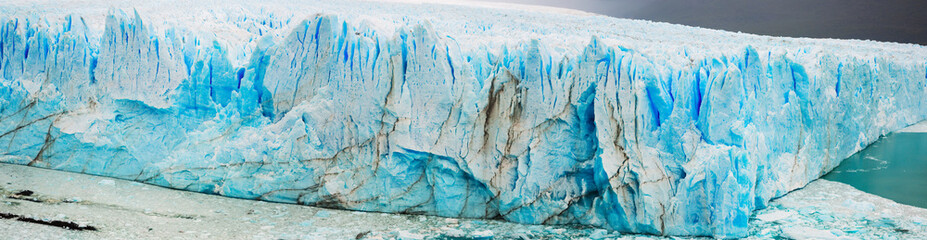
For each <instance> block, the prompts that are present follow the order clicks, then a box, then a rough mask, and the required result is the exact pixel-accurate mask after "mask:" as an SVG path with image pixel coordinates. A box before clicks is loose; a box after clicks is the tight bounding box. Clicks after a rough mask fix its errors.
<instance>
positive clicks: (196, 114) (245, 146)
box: [0, 10, 927, 237]
mask: <svg viewBox="0 0 927 240" xmlns="http://www.w3.org/2000/svg"><path fill="white" fill-rule="evenodd" d="M500 11H501V10H500ZM142 16H145V13H144V12H141V13H139V12H136V13H133V14H126V13H123V12H121V11H118V10H117V11H114V12H111V13H110V14H109V15H107V17H106V19H105V23H104V25H103V29H102V31H99V30H92V29H94V27H93V26H88V25H87V24H88V23H86V22H85V21H84V20H83V18H81V17H78V16H69V17H67V18H64V19H63V20H62V19H57V20H56V19H43V20H36V19H34V18H27V17H19V16H8V17H6V19H7V20H4V21H3V26H2V28H0V49H2V52H0V74H2V75H0V93H2V94H0V144H2V145H0V146H2V147H0V153H2V154H0V156H2V157H0V161H2V162H9V163H16V164H25V165H30V166H37V167H44V168H52V169H59V170H65V171H74V172H82V173H88V174H95V175H105V176H114V177H119V178H124V179H130V180H135V181H141V182H146V183H152V184H156V185H161V186H167V187H172V188H178V189H185V190H190V191H198V192H206V193H214V194H221V195H225V196H231V197H239V198H249V199H259V200H266V201H275V202H288V203H299V204H307V205H314V206H323V207H336V208H346V209H354V210H364V211H381V212H401V213H412V214H429V215H438V216H447V217H468V218H503V219H506V220H509V221H515V222H522V223H536V224H584V225H592V226H599V227H606V228H611V229H616V230H621V231H626V232H639V233H652V234H666V235H711V236H716V237H739V236H743V235H744V234H746V232H747V220H748V219H749V217H750V214H751V213H752V211H753V210H754V209H757V208H762V207H764V205H765V204H766V203H767V202H768V201H769V200H770V199H772V198H774V197H778V196H781V195H783V194H785V193H786V192H788V191H790V190H793V189H796V188H799V187H802V186H804V184H807V183H808V182H810V181H811V180H813V179H816V178H818V177H819V176H821V175H823V174H824V173H826V172H827V171H828V170H830V169H832V168H833V167H835V166H836V165H837V164H839V162H840V161H841V160H842V159H843V158H845V157H847V156H849V155H851V154H852V153H854V152H856V151H858V150H860V149H862V147H864V146H866V145H867V144H869V143H871V142H873V141H875V140H876V139H877V138H878V137H879V136H880V135H882V134H885V133H888V132H890V131H893V130H896V129H900V128H903V127H905V126H907V125H909V124H913V123H916V122H918V121H920V120H924V119H927V101H924V100H923V97H924V96H927V66H925V62H927V57H925V56H927V50H925V49H924V48H923V47H917V48H916V50H917V51H916V52H915V53H914V54H916V55H917V56H919V57H920V58H919V59H899V58H898V57H897V56H895V55H891V54H885V55H878V53H876V55H875V56H874V57H871V58H868V57H860V56H855V55H852V54H847V55H841V54H837V53H833V52H827V51H820V50H818V49H817V47H808V48H799V49H794V48H785V47H776V46H771V47H769V46H764V47H761V48H757V47H755V46H753V45H750V44H744V45H742V46H740V47H736V49H735V50H730V49H726V50H724V51H720V52H719V53H713V52H711V51H706V52H703V53H699V54H695V55H696V56H695V58H694V59H693V58H690V59H692V60H691V61H690V62H689V64H685V65H678V64H667V60H665V59H663V58H682V57H687V56H689V54H690V53H689V52H686V51H683V52H679V53H676V54H675V55H670V56H661V57H654V56H652V55H651V54H649V53H648V52H638V51H635V50H634V48H628V47H624V46H622V44H621V41H615V40H610V39H608V38H606V37H599V36H596V35H593V36H592V37H590V38H589V39H587V40H586V43H585V44H584V45H582V46H579V47H576V48H575V49H573V50H569V49H567V50H564V49H562V48H560V47H556V46H551V45H548V44H547V43H546V42H545V41H543V40H538V39H534V40H532V39H530V38H529V39H519V42H517V43H515V44H503V45H501V46H499V47H480V46H476V45H468V44H466V43H460V42H459V41H457V40H455V38H454V37H453V36H450V35H445V34H443V33H442V32H441V29H440V28H439V27H443V26H444V25H441V24H438V23H432V22H431V21H422V22H414V23H408V24H405V25H402V24H400V25H398V26H399V27H397V28H396V29H393V30H395V31H387V30H385V28H377V27H374V26H372V25H369V24H368V23H365V22H360V23H358V22H353V21H352V20H351V19H350V18H343V17H341V15H338V14H319V15H316V16H313V17H308V18H305V20H303V19H300V18H297V19H299V20H297V21H292V23H290V24H284V26H285V27H281V26H279V25H278V26H277V27H278V28H280V29H285V30H284V31H282V32H281V33H280V34H278V35H273V34H268V35H263V31H265V29H262V28H252V29H250V30H249V31H255V30H256V31H258V32H259V33H257V34H253V35H254V36H253V37H252V39H251V40H249V41H248V42H247V43H246V44H243V45H233V43H235V42H232V41H226V40H224V39H222V38H221V37H216V36H212V35H210V33H204V32H201V31H193V30H189V29H185V28H183V27H181V26H177V27H171V28H166V29H163V30H158V29H155V28H152V27H150V26H151V25H150V24H152V23H148V22H149V21H151V20H149V21H142V19H143V17H142ZM243 16H248V15H247V14H243ZM0 18H2V17H0ZM77 19H80V21H78V20H77ZM239 20H241V18H236V17H229V20H228V21H230V22H233V21H239ZM41 21H46V22H50V23H51V24H40V22H41ZM287 21H289V20H287ZM384 31H386V32H384ZM212 34H214V33H212ZM668 48H671V47H668Z"/></svg>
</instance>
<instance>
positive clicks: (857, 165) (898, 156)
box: [823, 133, 927, 208]
mask: <svg viewBox="0 0 927 240" xmlns="http://www.w3.org/2000/svg"><path fill="white" fill-rule="evenodd" d="M823 178H824V179H827V180H831V181H837V182H842V183H846V184H849V185H851V186H853V187H855V188H857V189H859V190H862V191H864V192H868V193H871V194H875V195H878V196H881V197H884V198H888V199H891V200H893V201H895V202H898V203H901V204H907V205H911V206H915V207H921V208H927V133H893V134H889V135H886V136H885V137H882V139H879V140H878V141H876V142H875V143H873V144H871V145H869V147H867V148H865V149H863V150H862V151H860V152H858V153H856V154H854V155H853V156H850V158H847V159H846V160H843V162H842V163H840V166H837V168H834V170H833V171H831V172H830V173H828V174H827V175H824V177H823Z"/></svg>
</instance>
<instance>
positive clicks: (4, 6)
mask: <svg viewBox="0 0 927 240" xmlns="http://www.w3.org/2000/svg"><path fill="white" fill-rule="evenodd" d="M114 9H118V10H123V11H126V12H129V14H131V11H132V10H135V11H137V12H138V14H139V15H140V16H141V17H142V19H144V20H145V21H146V24H151V25H152V26H154V27H155V30H156V31H164V30H165V29H168V28H181V29H186V30H189V31H195V32H206V33H212V34H215V35H216V38H217V39H221V40H223V41H225V42H226V43H228V44H230V45H236V46H241V45H240V44H241V43H247V42H256V40H257V39H259V38H260V37H262V35H271V36H275V37H284V35H285V34H287V33H289V32H290V30H291V29H292V26H293V25H294V24H297V23H299V22H300V21H301V20H303V19H309V18H312V17H313V16H315V15H317V14H331V15H336V16H339V17H343V18H346V19H350V20H349V22H350V21H358V22H354V24H360V25H361V26H363V27H369V28H372V29H374V30H375V31H377V32H378V33H379V34H384V36H391V34H392V33H395V32H397V31H398V30H399V29H398V28H401V27H404V26H412V25H417V24H424V25H430V26H431V27H433V28H434V29H436V30H437V31H438V32H439V34H443V35H445V36H443V37H447V38H450V39H452V40H454V41H456V42H457V43H458V44H459V45H460V47H461V48H462V49H461V50H463V51H464V52H472V51H479V50H485V49H483V48H487V47H488V48H489V50H495V51H497V50H499V49H500V48H502V47H505V46H509V47H511V46H514V45H516V44H518V43H520V42H525V41H529V40H533V39H537V40H539V41H540V42H541V43H543V44H544V45H546V46H548V47H550V48H551V49H549V50H551V51H550V52H551V53H552V54H553V55H554V57H557V56H563V55H575V53H576V52H579V51H581V50H582V48H583V47H584V46H586V44H588V43H589V41H590V40H591V39H592V38H593V37H598V38H600V39H601V40H602V42H604V43H606V44H607V45H609V46H614V47H621V48H624V49H634V50H635V51H637V52H638V53H640V54H642V55H644V56H647V57H648V58H650V59H652V60H654V61H660V62H662V63H663V64H667V65H675V66H684V65H687V64H690V63H691V62H694V61H695V60H697V59H701V58H702V56H704V54H707V53H713V54H716V53H724V54H725V55H728V54H730V55H736V54H740V53H741V51H742V50H743V48H744V47H746V46H751V47H753V48H755V49H756V50H758V51H759V52H767V51H768V52H771V53H773V54H776V53H785V52H786V51H785V49H801V50H802V51H804V53H805V54H807V53H811V54H810V55H818V54H816V53H820V54H823V53H840V54H841V55H850V56H854V57H858V58H862V59H868V58H873V57H874V56H875V55H882V54H884V55H885V56H887V57H888V58H890V59H892V58H898V59H892V60H894V61H898V60H899V59H904V60H912V61H919V60H921V59H924V58H927V47H924V46H920V45H916V44H898V43H883V42H875V41H867V40H837V39H810V38H787V37H771V36H760V35H753V34H745V33H733V32H727V31H721V30H712V29H704V28H698V27H689V26H683V25H676V24H668V23H659V22H650V21H644V20H633V19H619V18H612V17H607V16H602V15H596V14H592V13H586V12H582V11H578V10H569V9H559V8H553V7H541V6H529V5H517V4H502V3H487V2H471V1H408V0H394V1H390V0H386V1H299V2H294V1H280V0H271V1H261V2H248V1H217V0H212V1H210V0H207V1H187V0H166V1H139V0H129V1H114V2H109V1H93V0H91V1H88V0H64V1H52V0H40V1H7V2H4V3H0V18H9V17H11V16H18V17H22V16H28V17H35V18H39V19H61V20H62V21H64V19H65V17H66V16H68V15H76V16H80V17H81V18H82V19H83V20H84V21H85V22H86V24H87V25H88V27H89V28H90V30H91V31H92V32H93V34H92V35H95V36H101V35H102V32H103V27H104V24H105V18H106V16H107V15H109V14H111V13H112V12H113V11H114ZM47 24H50V25H56V24H53V23H47ZM249 24H250V25H249ZM246 51H247V50H246ZM792 52H795V51H792ZM237 55H239V56H240V57H239V58H240V59H238V60H243V58H245V57H246V56H247V53H240V54H237ZM233 58H235V57H233ZM806 59H809V61H812V62H807V63H813V61H814V59H816V58H806ZM807 63H806V64H807Z"/></svg>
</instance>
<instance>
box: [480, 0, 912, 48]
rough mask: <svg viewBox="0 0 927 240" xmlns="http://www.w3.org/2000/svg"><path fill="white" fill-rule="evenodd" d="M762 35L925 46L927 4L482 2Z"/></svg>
mask: <svg viewBox="0 0 927 240" xmlns="http://www.w3.org/2000/svg"><path fill="white" fill-rule="evenodd" d="M487 1H497V2H511V3H525V4H536V5H547V6H555V7H563V8H572V9H579V10H583V11H587V12H594V13H599V14H604V15H609V16H614V17H622V18H636V19H647V20H653V21H660V22H670V23H678V24H684V25H691V26H700V27H706V28H714V29H724V30H730V31H741V32H749V33H757V34H763V35H775V36H792V37H818V38H851V39H871V40H878V41H890V42H904V43H918V44H922V45H927V0H673V1H671V0H562V1H557V0H487Z"/></svg>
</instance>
